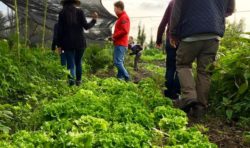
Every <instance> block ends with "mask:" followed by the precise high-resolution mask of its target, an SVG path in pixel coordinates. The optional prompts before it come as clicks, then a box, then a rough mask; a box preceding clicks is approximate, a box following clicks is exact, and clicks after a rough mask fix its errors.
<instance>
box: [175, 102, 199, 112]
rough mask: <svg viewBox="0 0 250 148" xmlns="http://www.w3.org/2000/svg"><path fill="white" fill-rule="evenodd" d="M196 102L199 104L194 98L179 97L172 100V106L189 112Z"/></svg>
mask: <svg viewBox="0 0 250 148" xmlns="http://www.w3.org/2000/svg"><path fill="white" fill-rule="evenodd" d="M197 104H199V102H198V101H196V100H195V99H181V100H176V101H174V106H175V107H177V108H179V109H181V110H183V111H184V112H186V113H189V112H190V110H191V109H192V108H193V107H194V106H196V105H197Z"/></svg>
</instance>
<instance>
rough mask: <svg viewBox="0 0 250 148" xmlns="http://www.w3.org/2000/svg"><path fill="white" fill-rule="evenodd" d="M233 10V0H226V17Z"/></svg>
mask: <svg viewBox="0 0 250 148" xmlns="http://www.w3.org/2000/svg"><path fill="white" fill-rule="evenodd" d="M234 11H235V0H228V5H227V11H226V17H228V16H230V15H232V14H233V13H234Z"/></svg>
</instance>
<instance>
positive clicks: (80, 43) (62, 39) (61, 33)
mask: <svg viewBox="0 0 250 148" xmlns="http://www.w3.org/2000/svg"><path fill="white" fill-rule="evenodd" d="M72 9H76V15H77V23H76V24H74V25H68V23H67V22H66V15H65V14H64V13H63V10H62V11H61V12H60V14H59V21H58V34H57V35H58V36H57V39H58V47H61V48H62V49H63V50H80V49H85V48H86V46H87V45H86V39H85V36H84V30H83V28H84V29H85V30H88V29H90V28H92V27H93V26H94V25H95V23H96V20H94V19H93V20H92V21H91V22H90V23H88V22H87V20H86V17H85V14H84V12H83V11H82V10H81V9H79V8H76V7H73V8H72Z"/></svg>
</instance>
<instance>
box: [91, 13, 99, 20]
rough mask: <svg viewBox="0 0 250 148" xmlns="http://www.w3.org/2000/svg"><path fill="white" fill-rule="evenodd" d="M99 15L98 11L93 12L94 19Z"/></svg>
mask: <svg viewBox="0 0 250 148" xmlns="http://www.w3.org/2000/svg"><path fill="white" fill-rule="evenodd" d="M98 17H99V15H98V13H97V12H94V13H93V14H92V18H93V19H94V20H96V19H97V18H98Z"/></svg>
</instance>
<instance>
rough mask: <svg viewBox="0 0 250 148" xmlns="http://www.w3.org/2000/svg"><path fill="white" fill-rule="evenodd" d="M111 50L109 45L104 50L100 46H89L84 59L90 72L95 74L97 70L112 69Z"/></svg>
mask: <svg viewBox="0 0 250 148" xmlns="http://www.w3.org/2000/svg"><path fill="white" fill-rule="evenodd" d="M113 50H114V49H113V47H112V46H111V45H106V47H105V48H102V47H101V46H100V45H90V46H89V47H88V48H87V49H86V51H85V54H84V59H85V61H86V63H87V64H88V65H89V66H90V70H91V72H93V73H96V72H97V71H98V70H101V69H104V68H110V67H112V66H113Z"/></svg>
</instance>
